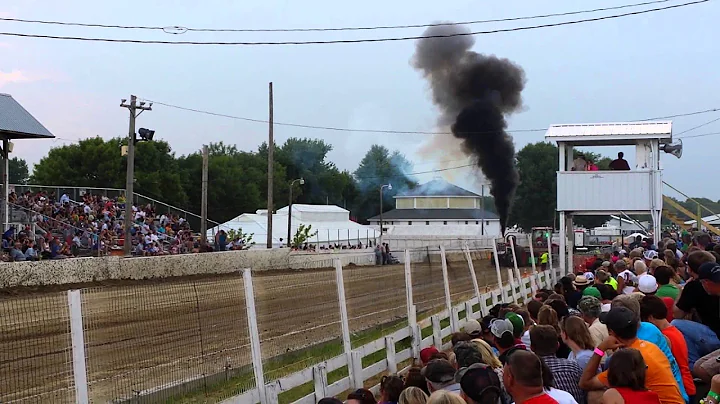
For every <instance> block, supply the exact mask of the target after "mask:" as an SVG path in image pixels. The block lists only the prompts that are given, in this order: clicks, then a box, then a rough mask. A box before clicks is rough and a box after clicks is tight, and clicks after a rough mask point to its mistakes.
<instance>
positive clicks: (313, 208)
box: [265, 203, 349, 215]
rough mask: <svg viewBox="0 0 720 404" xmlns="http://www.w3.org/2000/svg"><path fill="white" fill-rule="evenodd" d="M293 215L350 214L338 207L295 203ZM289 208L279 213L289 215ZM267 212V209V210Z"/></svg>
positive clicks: (279, 210)
mask: <svg viewBox="0 0 720 404" xmlns="http://www.w3.org/2000/svg"><path fill="white" fill-rule="evenodd" d="M292 209H293V215H295V212H312V213H348V212H349V211H348V210H347V209H343V208H341V207H339V206H337V205H306V204H301V203H293V206H292ZM287 211H288V207H287V206H286V207H284V208H280V209H278V210H277V213H285V214H286V215H287ZM265 212H267V209H266V210H265Z"/></svg>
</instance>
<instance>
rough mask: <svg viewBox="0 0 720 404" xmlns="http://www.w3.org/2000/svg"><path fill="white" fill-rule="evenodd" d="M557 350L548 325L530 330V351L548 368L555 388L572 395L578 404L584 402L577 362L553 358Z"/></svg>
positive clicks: (556, 341)
mask: <svg viewBox="0 0 720 404" xmlns="http://www.w3.org/2000/svg"><path fill="white" fill-rule="evenodd" d="M557 348H558V334H557V333H556V332H555V328H554V327H551V326H549V325H536V326H535V327H533V329H532V330H530V349H531V350H532V351H533V352H535V354H537V356H539V357H540V359H542V361H543V362H544V363H545V364H546V365H547V366H548V368H550V371H551V372H552V375H553V379H554V380H555V386H556V387H557V388H558V389H560V390H565V391H567V392H568V393H570V394H572V396H573V398H574V399H575V401H577V402H578V403H581V404H582V403H584V402H585V393H584V392H583V391H582V390H581V389H580V387H579V385H578V384H579V383H580V376H582V372H583V370H582V368H581V367H580V365H578V363H577V362H575V361H571V360H568V359H564V358H558V357H557V356H555V354H556V352H557Z"/></svg>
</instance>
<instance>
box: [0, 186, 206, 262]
mask: <svg viewBox="0 0 720 404" xmlns="http://www.w3.org/2000/svg"><path fill="white" fill-rule="evenodd" d="M8 202H9V206H10V209H11V210H12V211H13V215H14V216H16V217H17V219H16V220H17V221H20V222H24V223H27V224H26V225H24V226H23V227H21V228H16V227H14V226H13V227H12V228H10V229H9V230H8V231H6V232H5V233H4V234H3V256H2V259H3V260H5V261H27V260H38V259H62V258H72V257H77V256H90V255H103V254H109V253H111V251H113V250H122V248H123V245H124V243H125V241H126V237H125V234H124V233H125V232H124V220H125V201H124V199H123V198H122V197H121V198H108V197H105V196H100V195H92V194H85V195H83V197H82V200H81V201H73V200H71V199H70V198H69V197H68V195H67V194H63V195H61V196H60V197H59V198H57V197H56V195H55V194H53V193H47V192H44V191H41V192H30V191H27V192H25V193H21V194H19V195H18V194H15V193H14V192H12V193H10V195H9V197H8ZM132 210H133V226H132V228H131V231H130V237H129V239H130V241H131V242H132V251H133V255H136V256H151V255H165V254H179V253H185V252H193V251H198V250H199V244H198V241H197V237H194V236H193V234H192V231H191V229H190V227H189V225H188V223H187V221H186V220H185V219H184V218H182V217H179V216H178V215H173V214H170V213H167V214H157V213H156V212H155V208H154V207H153V206H152V205H150V204H148V205H144V206H133V207H132Z"/></svg>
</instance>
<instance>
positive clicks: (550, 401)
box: [517, 393, 559, 404]
mask: <svg viewBox="0 0 720 404" xmlns="http://www.w3.org/2000/svg"><path fill="white" fill-rule="evenodd" d="M517 404H559V403H558V402H557V400H555V399H554V398H552V397H550V395H549V394H547V393H544V394H541V395H539V396H535V397H533V398H531V399H529V400H525V401H523V402H519V403H517Z"/></svg>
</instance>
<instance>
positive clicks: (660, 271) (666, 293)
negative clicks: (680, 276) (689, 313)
mask: <svg viewBox="0 0 720 404" xmlns="http://www.w3.org/2000/svg"><path fill="white" fill-rule="evenodd" d="M654 276H655V280H656V281H657V284H658V285H659V287H658V289H657V291H656V292H655V295H656V296H658V297H669V298H671V299H673V300H677V298H678V297H679V296H680V289H679V288H678V287H677V286H675V285H673V284H672V283H671V281H672V280H673V278H674V277H675V271H673V270H672V268H670V267H669V266H664V265H663V266H660V267H657V268H655V275H654Z"/></svg>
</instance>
